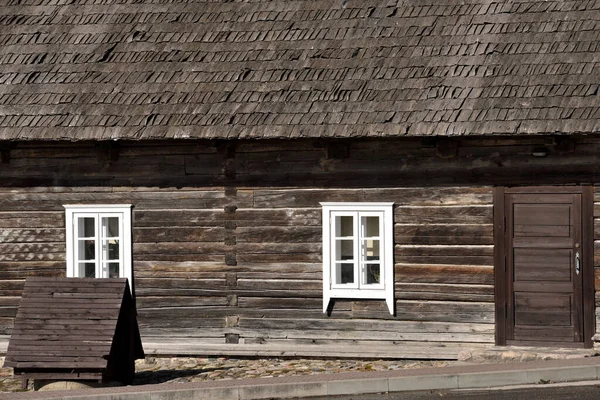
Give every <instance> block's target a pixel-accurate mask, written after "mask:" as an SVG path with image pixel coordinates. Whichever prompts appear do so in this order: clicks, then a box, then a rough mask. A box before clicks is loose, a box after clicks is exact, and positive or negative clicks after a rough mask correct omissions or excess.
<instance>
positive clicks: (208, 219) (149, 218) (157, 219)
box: [133, 209, 226, 229]
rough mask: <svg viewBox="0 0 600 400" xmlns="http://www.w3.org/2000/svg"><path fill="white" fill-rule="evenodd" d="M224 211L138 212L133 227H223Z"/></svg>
mask: <svg viewBox="0 0 600 400" xmlns="http://www.w3.org/2000/svg"><path fill="white" fill-rule="evenodd" d="M225 217H226V215H225V213H224V212H223V209H209V210H198V209H194V210H148V209H145V210H138V209H134V212H133V226H134V228H135V229H138V228H148V227H154V228H164V227H170V226H178V227H184V226H191V227H196V228H201V227H213V226H219V227H220V226H222V225H223V221H224V220H225V219H226V218H225Z"/></svg>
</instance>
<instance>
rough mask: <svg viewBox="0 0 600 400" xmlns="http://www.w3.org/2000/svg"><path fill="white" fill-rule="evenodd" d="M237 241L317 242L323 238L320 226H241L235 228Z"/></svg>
mask: <svg viewBox="0 0 600 400" xmlns="http://www.w3.org/2000/svg"><path fill="white" fill-rule="evenodd" d="M236 239H237V242H238V244H239V243H244V242H248V243H284V244H285V243H317V244H320V243H321V242H322V240H323V229H322V228H321V227H320V226H286V227H265V226H257V227H247V228H244V227H241V228H237V230H236Z"/></svg>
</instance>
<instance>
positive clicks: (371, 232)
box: [361, 217, 379, 237]
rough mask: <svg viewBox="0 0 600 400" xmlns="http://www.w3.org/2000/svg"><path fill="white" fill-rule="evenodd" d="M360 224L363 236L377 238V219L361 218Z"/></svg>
mask: <svg viewBox="0 0 600 400" xmlns="http://www.w3.org/2000/svg"><path fill="white" fill-rule="evenodd" d="M361 224H362V229H363V236H365V237H378V236H379V217H362V218H361Z"/></svg>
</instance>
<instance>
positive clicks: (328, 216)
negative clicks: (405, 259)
mask: <svg viewBox="0 0 600 400" xmlns="http://www.w3.org/2000/svg"><path fill="white" fill-rule="evenodd" d="M320 204H321V206H322V208H323V312H324V313H326V312H327V308H328V307H329V303H330V302H331V300H332V299H340V298H344V299H382V300H385V302H386V304H387V306H388V310H389V311H390V314H392V315H394V210H393V208H394V203H392V202H376V203H373V202H322V203H320ZM344 215H352V216H353V217H354V218H355V219H354V222H353V225H354V228H353V229H354V231H353V236H352V237H353V240H354V256H353V263H354V277H355V279H354V282H352V283H351V284H336V283H334V276H335V273H336V269H335V264H336V260H334V259H333V257H334V255H335V240H336V236H335V230H334V218H335V217H336V216H344ZM363 216H379V217H380V219H381V221H380V224H381V225H380V227H379V230H380V236H379V241H380V246H381V248H380V257H379V263H380V274H381V279H380V284H365V283H363V282H362V280H363V279H364V277H362V275H363V273H362V271H361V263H364V261H361V260H360V259H355V258H356V257H357V255H359V254H360V250H358V247H359V246H360V240H361V239H360V238H361V237H362V235H361V233H360V232H359V230H360V226H361V223H360V219H361V218H362V217H363Z"/></svg>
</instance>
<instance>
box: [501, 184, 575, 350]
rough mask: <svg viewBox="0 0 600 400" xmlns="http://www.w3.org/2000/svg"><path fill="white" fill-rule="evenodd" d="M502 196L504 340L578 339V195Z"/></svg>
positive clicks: (542, 340) (526, 194)
mask: <svg viewBox="0 0 600 400" xmlns="http://www.w3.org/2000/svg"><path fill="white" fill-rule="evenodd" d="M505 196H506V198H505V203H504V204H505V207H506V208H505V216H506V245H507V248H506V257H507V258H506V267H507V278H508V279H507V291H508V293H507V295H508V296H507V318H506V323H507V329H506V339H507V342H508V343H510V342H515V343H516V342H522V341H523V342H530V341H539V342H543V343H540V345H547V344H550V343H552V342H558V343H564V344H567V343H569V342H570V343H580V342H583V298H582V273H581V263H582V261H583V257H582V223H581V221H582V216H581V209H582V208H581V204H582V203H581V201H582V199H581V194H580V193H573V194H549V193H512V194H506V195H505Z"/></svg>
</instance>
